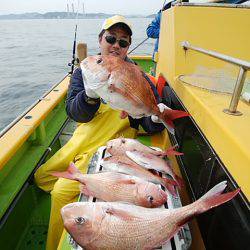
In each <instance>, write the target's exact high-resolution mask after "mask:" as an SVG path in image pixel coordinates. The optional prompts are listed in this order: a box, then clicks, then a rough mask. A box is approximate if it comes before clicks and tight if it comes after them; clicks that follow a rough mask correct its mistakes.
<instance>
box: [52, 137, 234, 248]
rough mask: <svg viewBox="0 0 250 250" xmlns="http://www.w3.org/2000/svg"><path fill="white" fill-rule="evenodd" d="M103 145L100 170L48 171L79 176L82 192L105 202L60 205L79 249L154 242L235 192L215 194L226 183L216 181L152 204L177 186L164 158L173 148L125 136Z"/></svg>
mask: <svg viewBox="0 0 250 250" xmlns="http://www.w3.org/2000/svg"><path fill="white" fill-rule="evenodd" d="M106 146H107V147H106V150H107V152H108V153H109V154H110V156H108V157H106V158H104V159H102V161H101V163H100V164H101V166H102V172H99V173H95V174H82V173H81V172H80V171H79V170H78V169H77V168H76V167H75V166H74V164H73V163H71V164H70V166H69V168H68V170H67V171H66V172H54V173H53V175H55V176H57V177H64V178H68V179H72V180H76V181H79V182H80V190H81V192H82V193H83V194H84V195H86V196H93V197H96V198H98V199H100V200H102V201H106V202H75V203H71V204H68V205H66V206H65V207H63V208H62V210H61V214H62V218H63V221H64V226H65V228H66V230H67V231H68V232H69V233H70V234H71V236H72V237H73V238H74V240H75V241H76V242H77V243H78V244H79V245H80V246H82V247H84V248H85V249H99V248H100V249H153V248H156V247H160V246H161V245H162V244H164V243H165V242H166V241H168V240H169V239H170V238H171V237H172V236H173V235H174V234H175V233H176V232H177V231H178V230H179V229H180V227H181V226H183V225H184V224H185V223H186V222H187V221H188V220H189V219H190V218H192V217H193V216H194V215H196V214H199V213H202V212H205V211H207V210H208V209H210V208H213V207H215V206H218V205H220V204H222V203H224V202H226V201H228V200H230V199H232V198H233V197H234V196H235V195H236V194H237V193H238V192H239V190H235V191H233V192H229V193H226V194H221V193H222V192H223V190H224V189H225V188H226V182H221V183H219V184H218V185H216V186H215V187H214V188H213V189H211V190H210V191H209V192H208V193H207V194H205V195H204V196H203V197H201V198H200V199H199V200H198V201H196V202H194V203H192V204H190V205H188V206H185V207H182V208H177V209H162V208H158V207H160V206H162V205H163V204H164V203H166V201H167V197H168V195H173V196H175V195H176V187H179V188H180V187H181V186H182V185H183V181H182V179H181V178H180V177H179V176H178V175H176V174H175V173H174V171H173V169H172V168H171V162H170V161H169V160H165V159H164V157H165V156H169V155H180V154H181V153H179V152H177V151H175V150H174V148H170V149H168V150H166V151H158V150H155V149H152V148H150V147H147V146H145V145H143V144H141V143H140V142H139V141H137V140H134V139H128V138H118V139H114V140H111V141H109V142H108V143H107V145H106ZM162 173H164V175H165V176H166V177H162ZM166 174H167V175H166ZM167 176H169V178H168V177H167ZM159 184H160V185H159ZM161 185H162V186H163V187H164V188H165V191H164V190H163V189H162V188H161Z"/></svg>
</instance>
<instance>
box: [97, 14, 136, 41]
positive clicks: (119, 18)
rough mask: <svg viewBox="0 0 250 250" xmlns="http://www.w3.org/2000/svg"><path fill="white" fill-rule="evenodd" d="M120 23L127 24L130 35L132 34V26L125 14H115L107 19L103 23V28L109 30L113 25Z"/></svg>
mask: <svg viewBox="0 0 250 250" xmlns="http://www.w3.org/2000/svg"><path fill="white" fill-rule="evenodd" d="M118 23H123V24H125V25H126V26H127V28H128V32H129V35H130V36H132V28H131V24H130V22H128V21H127V20H126V19H125V17H124V16H120V15H115V16H112V17H109V18H107V19H105V20H104V22H103V24H102V30H107V29H109V28H110V27H111V26H113V25H115V24H118Z"/></svg>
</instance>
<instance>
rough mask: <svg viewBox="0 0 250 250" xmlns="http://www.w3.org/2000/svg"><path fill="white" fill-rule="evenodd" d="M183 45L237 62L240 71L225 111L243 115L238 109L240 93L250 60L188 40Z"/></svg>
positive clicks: (249, 66)
mask: <svg viewBox="0 0 250 250" xmlns="http://www.w3.org/2000/svg"><path fill="white" fill-rule="evenodd" d="M181 46H182V47H183V49H184V50H188V49H191V50H194V51H198V52H201V53H203V54H205V55H209V56H212V57H215V58H217V59H221V60H223V61H226V62H228V63H231V64H235V65H237V66H239V67H240V71H239V74H238V77H237V81H236V84H235V86H234V91H233V95H232V98H231V101H230V105H229V108H228V109H224V110H223V112H225V113H226V114H230V115H242V113H241V112H239V111H237V106H238V103H239V100H240V95H241V92H242V89H243V86H244V82H245V79H246V73H247V70H249V69H250V62H248V61H244V60H241V59H238V58H235V57H231V56H227V55H224V54H221V53H218V52H216V51H212V50H206V49H202V48H199V47H195V46H192V45H191V44H190V43H189V42H188V41H184V42H182V43H181Z"/></svg>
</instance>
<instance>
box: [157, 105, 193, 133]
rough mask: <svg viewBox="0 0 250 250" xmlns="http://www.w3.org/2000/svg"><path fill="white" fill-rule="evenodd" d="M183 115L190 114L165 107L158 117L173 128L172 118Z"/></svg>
mask: <svg viewBox="0 0 250 250" xmlns="http://www.w3.org/2000/svg"><path fill="white" fill-rule="evenodd" d="M185 116H190V114H189V113H187V112H185V111H182V110H174V109H165V110H164V111H163V113H161V114H160V118H161V119H162V120H163V121H164V122H165V123H166V125H167V126H168V127H170V128H172V129H173V128H174V123H173V120H175V119H178V118H182V117H185Z"/></svg>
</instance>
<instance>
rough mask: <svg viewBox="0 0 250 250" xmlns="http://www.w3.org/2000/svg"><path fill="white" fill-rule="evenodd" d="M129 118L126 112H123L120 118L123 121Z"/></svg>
mask: <svg viewBox="0 0 250 250" xmlns="http://www.w3.org/2000/svg"><path fill="white" fill-rule="evenodd" d="M127 117H128V113H127V112H126V111H124V110H123V111H121V113H120V118H121V119H125V118H127Z"/></svg>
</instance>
